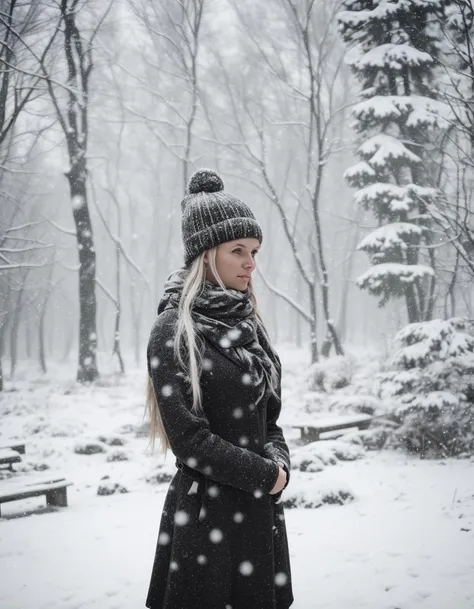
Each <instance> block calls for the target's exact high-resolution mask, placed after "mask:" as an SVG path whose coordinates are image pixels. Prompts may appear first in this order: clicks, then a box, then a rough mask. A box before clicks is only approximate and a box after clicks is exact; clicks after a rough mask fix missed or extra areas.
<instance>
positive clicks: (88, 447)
mask: <svg viewBox="0 0 474 609" xmlns="http://www.w3.org/2000/svg"><path fill="white" fill-rule="evenodd" d="M74 452H75V453H76V454H78V455H95V454H97V453H105V448H104V447H103V446H102V444H98V443H97V442H78V443H77V444H76V446H75V447H74Z"/></svg>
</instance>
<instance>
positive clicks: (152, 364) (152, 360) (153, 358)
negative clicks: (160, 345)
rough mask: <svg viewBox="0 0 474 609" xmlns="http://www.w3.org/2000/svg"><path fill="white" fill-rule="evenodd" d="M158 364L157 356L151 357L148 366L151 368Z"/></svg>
mask: <svg viewBox="0 0 474 609" xmlns="http://www.w3.org/2000/svg"><path fill="white" fill-rule="evenodd" d="M159 365H160V360H159V359H158V358H157V357H152V358H151V360H150V366H151V367H152V368H158V366H159Z"/></svg>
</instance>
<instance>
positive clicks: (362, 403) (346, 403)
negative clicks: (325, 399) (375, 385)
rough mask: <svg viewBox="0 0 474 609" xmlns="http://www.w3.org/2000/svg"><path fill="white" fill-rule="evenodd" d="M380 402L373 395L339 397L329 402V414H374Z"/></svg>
mask: <svg viewBox="0 0 474 609" xmlns="http://www.w3.org/2000/svg"><path fill="white" fill-rule="evenodd" d="M379 402H380V400H379V399H377V398H376V397H375V396H373V395H367V394H366V395H353V394H351V395H338V396H335V397H334V398H333V399H332V400H330V401H329V404H328V410H329V412H341V413H342V412H350V413H353V412H358V413H361V414H374V412H375V411H376V410H377V407H378V406H379Z"/></svg>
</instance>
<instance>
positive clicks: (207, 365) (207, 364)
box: [202, 357, 212, 370]
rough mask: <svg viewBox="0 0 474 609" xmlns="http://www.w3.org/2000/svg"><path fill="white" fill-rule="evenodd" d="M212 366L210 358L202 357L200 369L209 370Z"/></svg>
mask: <svg viewBox="0 0 474 609" xmlns="http://www.w3.org/2000/svg"><path fill="white" fill-rule="evenodd" d="M211 368H212V360H210V359H209V358H208V357H203V359H202V369H203V370H211Z"/></svg>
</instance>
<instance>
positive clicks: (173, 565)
mask: <svg viewBox="0 0 474 609" xmlns="http://www.w3.org/2000/svg"><path fill="white" fill-rule="evenodd" d="M178 569H179V565H178V563H177V562H176V561H175V560H172V561H171V562H170V570H171V571H177V570H178Z"/></svg>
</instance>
